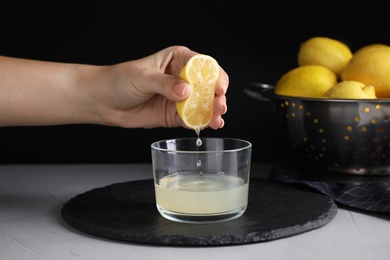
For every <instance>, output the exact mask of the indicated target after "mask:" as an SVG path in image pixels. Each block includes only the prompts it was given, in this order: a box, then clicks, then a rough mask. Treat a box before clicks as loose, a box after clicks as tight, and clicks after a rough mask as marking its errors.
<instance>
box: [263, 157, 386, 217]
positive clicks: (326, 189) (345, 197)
mask: <svg viewBox="0 0 390 260" xmlns="http://www.w3.org/2000/svg"><path fill="white" fill-rule="evenodd" d="M270 179H271V180H273V181H277V182H283V183H288V184H292V185H301V186H302V185H303V186H305V187H307V188H310V189H314V190H316V191H318V192H320V193H323V194H325V195H327V196H329V197H331V198H333V199H334V201H335V202H336V203H338V204H339V205H344V206H347V207H351V208H354V209H358V210H363V211H367V212H373V213H386V214H388V213H390V176H375V177H374V176H352V175H351V174H344V173H331V172H321V171H320V170H318V169H313V168H312V167H310V166H309V167H305V166H291V164H289V163H286V162H277V163H275V164H274V165H273V167H272V169H271V174H270Z"/></svg>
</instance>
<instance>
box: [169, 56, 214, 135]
mask: <svg viewBox="0 0 390 260" xmlns="http://www.w3.org/2000/svg"><path fill="white" fill-rule="evenodd" d="M180 78H182V79H184V80H185V81H187V82H188V83H189V84H190V85H191V86H192V91H191V93H190V95H189V96H188V97H187V98H186V99H185V100H183V101H181V102H176V110H177V112H178V114H179V115H180V117H181V119H182V120H183V122H184V124H185V125H186V126H187V127H189V128H191V129H194V130H197V131H198V130H201V129H203V128H205V127H207V126H208V125H209V123H210V120H211V116H212V115H213V111H212V106H213V101H214V95H215V84H216V82H217V80H218V78H219V64H218V62H217V61H216V60H215V59H214V58H213V57H211V56H209V55H204V54H197V55H194V56H193V57H191V58H190V59H189V60H188V62H187V63H186V64H185V65H184V67H183V68H182V69H181V71H180Z"/></svg>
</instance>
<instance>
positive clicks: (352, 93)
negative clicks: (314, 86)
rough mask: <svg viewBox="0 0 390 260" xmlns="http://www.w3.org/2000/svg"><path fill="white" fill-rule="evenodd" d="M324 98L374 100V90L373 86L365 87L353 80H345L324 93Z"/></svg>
mask: <svg viewBox="0 0 390 260" xmlns="http://www.w3.org/2000/svg"><path fill="white" fill-rule="evenodd" d="M322 96H323V97H325V98H344V99H375V98H376V95H375V88H374V86H373V85H366V84H363V83H361V82H359V81H355V80H345V81H341V82H339V83H337V84H336V85H334V86H333V87H331V88H330V89H329V90H328V91H326V92H325V93H324V94H323V95H322Z"/></svg>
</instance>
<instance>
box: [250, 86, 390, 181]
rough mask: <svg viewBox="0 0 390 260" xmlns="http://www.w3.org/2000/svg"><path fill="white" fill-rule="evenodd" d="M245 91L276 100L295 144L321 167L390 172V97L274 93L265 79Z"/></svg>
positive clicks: (282, 123)
mask: <svg viewBox="0 0 390 260" xmlns="http://www.w3.org/2000/svg"><path fill="white" fill-rule="evenodd" d="M271 90H272V91H271ZM246 92H247V94H249V95H250V96H251V97H254V98H258V99H260V100H262V101H264V100H268V101H271V102H272V105H273V109H274V111H275V113H276V115H277V116H278V118H279V120H280V123H281V126H282V129H283V131H284V132H285V133H286V134H287V137H288V140H289V141H290V142H291V144H292V146H293V147H294V149H296V150H297V151H298V152H299V154H300V155H302V156H303V157H304V158H306V159H308V160H310V161H312V162H314V164H315V165H317V166H319V167H320V168H322V169H324V170H327V171H332V172H343V173H350V174H370V175H388V174H390V99H374V100H372V99H371V100H369V99H365V100H348V99H315V98H297V97H286V96H278V95H274V94H273V87H272V86H269V85H264V84H257V85H253V86H252V87H250V88H247V89H246ZM270 92H271V93H270Z"/></svg>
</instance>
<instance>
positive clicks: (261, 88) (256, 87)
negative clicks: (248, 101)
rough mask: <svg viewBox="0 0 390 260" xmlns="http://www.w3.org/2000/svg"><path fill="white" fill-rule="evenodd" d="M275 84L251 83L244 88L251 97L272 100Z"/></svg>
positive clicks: (266, 100)
mask: <svg viewBox="0 0 390 260" xmlns="http://www.w3.org/2000/svg"><path fill="white" fill-rule="evenodd" d="M274 89H275V86H273V85H270V84H265V83H257V82H254V83H250V84H249V85H248V86H247V87H245V88H244V93H245V94H247V95H248V96H249V97H251V98H254V99H257V100H260V101H263V102H264V101H265V102H268V101H271V99H272V98H273V96H274Z"/></svg>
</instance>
